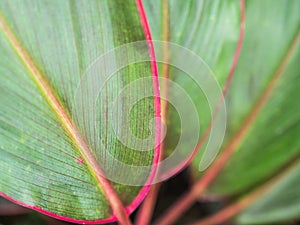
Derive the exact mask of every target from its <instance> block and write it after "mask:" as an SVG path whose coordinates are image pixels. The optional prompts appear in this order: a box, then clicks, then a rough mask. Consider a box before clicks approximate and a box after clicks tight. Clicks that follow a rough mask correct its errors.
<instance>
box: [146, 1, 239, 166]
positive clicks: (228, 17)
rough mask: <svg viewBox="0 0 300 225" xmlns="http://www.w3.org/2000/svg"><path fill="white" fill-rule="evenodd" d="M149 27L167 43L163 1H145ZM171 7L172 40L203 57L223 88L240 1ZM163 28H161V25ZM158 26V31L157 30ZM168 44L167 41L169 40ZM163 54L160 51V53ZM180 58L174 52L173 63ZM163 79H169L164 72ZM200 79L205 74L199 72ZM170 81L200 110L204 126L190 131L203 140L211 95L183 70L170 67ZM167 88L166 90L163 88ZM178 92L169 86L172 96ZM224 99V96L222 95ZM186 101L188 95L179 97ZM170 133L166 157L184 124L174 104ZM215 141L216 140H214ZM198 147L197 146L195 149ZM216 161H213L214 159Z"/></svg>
mask: <svg viewBox="0 0 300 225" xmlns="http://www.w3.org/2000/svg"><path fill="white" fill-rule="evenodd" d="M144 4H145V9H146V12H147V16H148V18H149V25H150V27H151V28H152V31H153V32H152V34H153V39H154V40H164V37H162V34H163V33H164V31H163V29H166V28H164V27H163V21H164V20H165V19H166V18H163V17H162V11H163V10H164V9H163V8H162V4H160V1H159V0H155V1H144ZM168 4H169V25H168V28H167V29H168V31H167V32H168V36H169V39H168V41H170V42H172V43H176V44H178V45H180V46H182V47H185V48H188V49H190V50H191V51H193V52H194V53H196V54H197V55H198V56H199V57H201V58H202V59H203V61H204V63H206V64H207V65H208V67H209V68H210V69H211V70H212V72H213V73H214V75H215V77H216V78H217V79H218V81H219V83H220V84H221V85H224V84H225V82H226V79H227V76H228V73H229V70H230V67H231V64H232V60H233V56H234V53H235V49H236V45H237V42H238V39H239V23H240V19H239V11H240V6H239V2H238V1H218V0H217V1H198V0H190V1H176V0H173V1H172V0H171V1H168ZM158 25H159V26H158ZM157 27H158V28H157ZM165 41H166V40H165ZM157 51H159V50H157ZM172 57H173V58H176V57H180V56H178V55H174V53H172V52H171V53H170V61H171V60H172ZM160 76H165V74H163V71H162V70H160ZM199 77H201V72H200V71H199ZM169 79H170V80H172V81H173V82H175V83H177V84H178V85H179V86H180V87H181V88H183V90H184V91H185V94H186V95H187V96H188V97H190V98H191V99H192V102H193V104H194V106H195V107H196V108H197V113H198V119H199V121H200V125H201V127H200V128H199V126H198V124H197V123H196V122H195V121H184V122H188V123H189V126H190V129H191V130H194V131H195V132H199V130H200V135H199V140H200V137H201V136H202V135H203V133H204V131H205V129H206V128H207V126H208V124H209V122H210V120H211V114H213V112H211V109H210V107H211V106H210V105H209V104H210V103H209V104H208V102H207V98H206V97H207V96H206V95H207V94H208V93H204V92H203V90H201V88H200V87H199V85H198V84H196V82H195V81H194V80H193V78H192V77H191V76H190V75H189V74H185V73H183V72H182V71H180V70H179V69H177V68H175V67H172V66H170V71H169ZM162 88H163V87H162ZM172 92H173V93H174V92H175V91H174V90H173V89H172V87H169V90H168V93H169V94H170V93H172ZM220 97H221V96H220ZM176 98H179V99H182V102H185V100H183V99H184V98H186V96H176ZM167 114H168V115H167V121H166V122H167V126H168V127H167V128H168V130H167V134H166V140H165V143H164V151H165V154H166V155H170V154H171V153H172V151H173V150H174V148H175V146H176V145H177V143H178V140H179V139H180V136H181V132H182V130H181V129H182V125H181V122H182V121H180V119H181V118H180V115H179V114H180V112H177V111H176V109H175V108H174V107H172V105H169V108H168V112H167ZM212 142H213V141H212ZM194 147H196V146H193V148H194ZM183 148H185V151H187V152H188V151H191V150H193V149H190V148H191V140H189V139H188V140H183ZM204 150H205V149H204V148H203V150H201V151H200V152H199V154H198V156H197V161H196V162H195V165H196V166H197V170H198V167H199V161H200V159H201V158H202V155H203V153H204V152H205V151H204ZM211 160H212V159H211Z"/></svg>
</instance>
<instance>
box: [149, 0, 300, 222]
mask: <svg viewBox="0 0 300 225" xmlns="http://www.w3.org/2000/svg"><path fill="white" fill-rule="evenodd" d="M145 2H146V1H145ZM157 5H159V4H158V3H157V2H155V1H154V2H153V1H150V2H147V3H146V6H147V7H146V8H147V13H148V16H149V18H150V26H151V27H152V28H153V29H154V27H155V26H157V24H163V23H162V20H163V19H164V18H162V17H161V16H160V15H161V12H160V11H163V10H164V9H162V8H161V7H159V6H157ZM169 7H170V24H169V29H170V38H169V40H170V41H172V42H176V43H178V44H180V45H183V46H185V47H187V48H190V49H191V50H193V51H194V52H195V53H196V54H197V55H199V56H201V57H202V58H203V59H204V61H205V62H207V64H208V65H209V66H210V67H211V68H212V70H213V71H214V72H215V76H216V78H217V79H218V81H219V83H220V84H221V86H223V85H224V83H225V81H226V78H227V75H228V72H229V66H230V65H231V62H232V57H233V54H234V51H235V47H236V42H237V38H238V30H237V28H238V22H239V18H238V14H239V13H238V11H239V7H238V1H234V2H231V1H222V2H220V1H193V0H191V1H185V2H181V1H169ZM299 8H300V5H299V1H297V0H296V1H293V0H292V1H288V2H287V1H284V0H282V1H281V0H279V1H276V2H274V1H271V0H265V1H260V0H251V1H246V28H245V39H244V42H243V47H242V52H241V56H240V59H239V61H238V65H237V68H236V71H235V74H234V77H233V80H232V82H231V85H230V88H229V92H228V94H227V96H226V108H227V115H228V119H227V132H226V136H225V139H224V142H223V145H222V147H221V151H222V150H223V149H225V148H226V146H228V145H229V144H230V143H232V142H233V141H235V140H236V138H237V136H238V134H239V133H240V128H241V127H243V124H244V123H245V121H247V118H248V116H249V114H250V112H251V111H253V110H255V106H256V103H257V102H258V100H259V99H260V97H261V96H263V94H264V93H265V92H266V90H267V87H268V85H270V83H271V82H273V81H274V77H275V76H274V75H276V74H275V72H276V70H277V69H278V67H280V65H281V64H282V63H283V64H285V62H284V61H285V60H288V62H289V61H290V57H289V56H287V53H288V52H289V51H290V50H291V49H290V48H291V44H292V42H293V41H294V39H295V38H296V36H297V35H298V34H297V33H298V32H299V27H300V18H299ZM195 21H197V22H195ZM154 30H155V29H154ZM153 33H154V39H161V35H162V33H163V32H162V31H160V30H158V31H156V32H153ZM298 45H299V44H298ZM292 48H295V46H293V47H292ZM292 50H293V54H294V56H293V58H292V59H293V60H292V62H290V64H289V65H288V66H287V67H286V66H284V71H282V72H283V75H282V76H281V78H280V79H279V80H278V81H276V87H275V89H273V90H272V92H271V96H270V98H269V99H268V101H267V102H266V104H265V105H264V107H263V109H262V111H261V112H260V113H259V114H258V116H256V117H255V120H254V122H253V123H251V125H250V127H247V134H246V137H245V138H244V139H243V140H242V143H241V144H240V146H239V147H238V148H237V149H236V151H235V153H234V154H233V156H232V157H231V158H230V159H229V160H228V162H227V163H226V166H225V168H224V169H223V170H222V171H221V172H220V173H219V174H218V176H217V178H216V180H215V181H214V182H213V184H212V185H211V187H209V190H208V193H207V194H208V195H209V194H212V195H214V196H215V195H225V196H240V195H241V194H246V193H248V191H251V190H252V189H253V188H256V187H259V186H260V185H261V184H263V183H264V182H265V181H266V180H268V179H269V178H270V177H272V176H274V175H275V174H276V173H277V172H278V171H279V170H281V169H282V168H284V167H285V166H286V165H287V164H289V162H290V161H291V160H292V159H294V158H296V157H299V153H300V140H299V138H298V136H299V133H300V123H299V122H300V110H299V104H297V97H298V96H299V94H298V89H299V82H300V80H299V77H300V74H299V71H300V70H299V62H298V61H299V58H300V55H299V47H298V49H296V51H295V49H292ZM171 57H176V56H173V55H171ZM179 74H180V75H179ZM170 78H171V79H172V80H175V81H176V82H178V83H179V84H180V85H181V86H182V87H184V89H185V90H186V91H187V92H188V93H189V95H190V96H191V97H192V99H193V102H194V103H195V105H196V106H197V107H199V108H201V109H199V108H198V112H199V117H200V120H201V126H202V125H203V126H202V127H201V128H200V129H202V132H201V134H203V130H205V127H206V126H207V124H208V123H209V120H210V119H211V118H210V117H208V116H207V115H209V110H208V109H207V107H206V103H204V101H203V98H204V97H199V96H201V95H202V94H201V93H200V91H199V90H197V89H196V88H194V86H193V84H192V82H191V81H188V79H185V77H184V76H182V73H180V72H179V71H175V70H173V68H171V69H170ZM171 91H172V90H170V92H171ZM199 99H201V100H199ZM175 114H176V113H175V110H174V109H173V108H172V107H170V109H169V114H168V120H167V121H168V128H169V130H168V133H167V141H166V147H165V149H164V150H165V151H166V154H167V155H168V154H169V151H170V149H171V150H172V149H173V148H174V140H175V145H176V144H177V142H176V141H177V140H178V139H179V136H180V134H181V133H180V122H179V119H178V115H176V116H174V115H175ZM203 127H204V129H203ZM172 143H173V144H172ZM189 150H190V149H186V151H189ZM204 150H205V147H203V148H202V149H201V150H200V153H199V154H198V155H197V157H196V159H195V160H194V161H193V163H192V171H193V175H194V177H195V178H197V179H200V178H201V177H202V175H203V174H204V173H205V172H204V173H200V172H199V163H200V160H201V157H202V154H203V151H204ZM221 156H222V155H221ZM297 173H299V170H298V172H296V171H295V172H294V173H293V174H291V175H290V176H293V177H296V176H298V175H297ZM287 180H288V178H287ZM293 185H295V184H293V183H292V182H290V181H289V182H287V181H283V183H282V185H281V186H280V187H285V188H286V189H290V190H291V192H288V193H290V194H291V196H294V200H293V201H292V202H291V201H290V198H292V197H291V196H286V195H284V194H282V195H279V194H278V193H280V192H279V191H277V190H278V188H277V187H276V188H275V187H274V190H273V189H272V190H270V191H271V192H272V193H273V194H272V195H268V197H266V199H265V198H262V200H261V202H259V203H257V204H256V205H254V206H253V207H252V208H251V210H249V211H246V213H245V214H243V215H242V216H241V219H240V220H239V222H240V221H248V222H247V223H250V224H251V223H252V222H253V223H254V222H255V221H264V222H274V221H275V219H272V220H271V219H270V218H271V216H273V213H276V212H277V213H278V214H277V215H276V217H274V218H276V221H277V220H278V221H279V220H280V221H283V220H288V219H291V218H294V217H296V216H297V215H298V217H299V211H298V212H296V210H297V209H298V207H299V204H300V201H299V199H298V198H297V196H298V194H296V191H298V192H299V188H296V187H295V186H293ZM280 190H282V191H283V188H280ZM274 193H277V195H275V194H274ZM279 203H280V204H279ZM289 204H291V205H290V207H291V208H289ZM264 207H267V208H266V211H264ZM273 207H274V210H273ZM287 208H289V209H291V210H292V211H291V212H290V213H288V214H285V213H284V212H286V211H287V210H286V209H287ZM271 209H272V210H271ZM258 212H259V214H258V216H259V218H258V219H257V220H255V217H256V213H258ZM250 216H252V217H253V218H252V219H250ZM264 222H262V223H261V222H256V223H260V224H264Z"/></svg>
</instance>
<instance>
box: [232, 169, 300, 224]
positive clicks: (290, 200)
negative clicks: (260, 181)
mask: <svg viewBox="0 0 300 225" xmlns="http://www.w3.org/2000/svg"><path fill="white" fill-rule="evenodd" d="M299 170H300V165H299V163H298V165H297V166H296V167H295V168H294V169H293V171H291V172H290V173H289V174H288V175H287V176H285V177H284V179H282V181H281V182H279V183H278V184H276V185H274V187H273V188H272V189H271V190H270V191H269V192H268V193H267V194H266V195H265V196H263V197H262V198H261V199H259V200H258V201H257V202H256V203H255V204H253V205H251V206H250V207H249V208H248V209H246V210H245V211H244V212H242V213H241V214H240V215H239V216H238V218H237V221H238V223H239V224H268V223H269V224H272V223H279V222H284V221H288V220H291V219H293V218H295V219H297V218H298V217H299V211H300V204H299V198H300V191H299V186H300V185H299V180H300V173H299Z"/></svg>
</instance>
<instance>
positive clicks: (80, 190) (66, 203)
mask: <svg viewBox="0 0 300 225" xmlns="http://www.w3.org/2000/svg"><path fill="white" fill-rule="evenodd" d="M0 16H1V17H0V22H1V28H2V29H0V55H1V58H0V87H1V88H0V96H1V98H0V174H1V178H0V192H1V195H3V196H4V197H6V198H8V199H10V200H12V201H15V202H17V203H19V204H22V205H24V206H26V207H29V208H32V209H35V210H38V211H40V212H42V213H45V214H48V215H50V216H54V217H56V218H60V219H64V220H69V221H72V222H85V223H86V222H89V223H101V222H108V221H112V220H115V215H113V214H112V209H111V206H110V204H111V202H110V198H111V196H109V195H107V190H106V187H105V186H103V183H101V182H100V183H99V168H103V167H105V170H106V171H107V170H110V169H111V170H112V169H113V168H114V165H113V162H112V161H110V158H109V157H108V156H109V155H111V156H113V157H114V158H116V159H118V160H119V161H121V162H123V163H125V164H129V165H133V166H147V165H151V164H152V163H153V160H156V159H154V158H153V157H155V158H157V153H155V152H154V150H153V149H154V145H153V146H147V147H148V148H150V149H152V150H151V151H143V152H141V151H136V150H135V149H132V148H130V147H127V146H126V144H123V143H122V142H120V141H119V140H118V136H117V135H116V134H115V132H114V130H113V127H112V125H111V121H112V120H116V118H118V120H119V124H121V122H122V120H123V117H124V116H123V117H122V113H123V112H122V111H120V110H119V111H117V113H116V114H113V112H112V110H111V108H109V107H108V104H109V103H110V102H112V101H114V100H115V99H116V98H117V96H118V95H119V94H120V93H121V91H122V89H124V87H126V85H128V84H130V82H132V81H135V80H137V79H139V78H147V77H151V66H150V63H149V62H143V63H138V64H135V65H129V66H127V67H125V68H123V69H122V70H120V71H117V73H116V74H115V75H114V76H113V77H112V78H111V79H110V80H108V81H106V83H105V84H104V88H103V89H102V90H101V92H100V94H99V96H100V97H99V98H98V100H97V105H96V106H97V107H98V108H97V110H98V111H97V115H96V116H97V118H96V121H98V122H97V123H96V124H94V123H91V122H90V121H88V119H89V118H88V117H87V115H85V114H83V113H82V114H80V113H77V114H76V113H74V112H78V111H79V112H88V111H89V110H90V108H85V109H84V110H83V111H80V110H79V109H78V108H74V107H76V101H80V99H76V98H74V97H75V96H76V91H78V87H79V83H80V82H81V79H84V78H85V77H84V75H85V73H86V70H87V69H88V68H89V67H90V65H91V64H92V63H93V62H94V61H95V60H96V59H97V58H98V57H99V56H101V55H102V54H104V53H106V52H107V51H108V50H111V49H113V48H115V47H117V46H120V45H122V44H125V43H128V42H132V41H139V40H144V39H145V36H144V31H143V27H142V25H141V22H140V17H139V14H138V9H137V5H136V3H135V1H126V2H124V1H89V2H86V1H59V0H58V1H46V0H45V1H36V2H35V1H23V0H12V1H2V2H1V3H0ZM144 47H145V48H147V46H146V44H145V46H144ZM135 52H136V50H135V49H128V51H127V52H126V53H125V55H124V56H125V57H126V54H127V55H131V54H134V53H135ZM114 60H115V61H114V63H118V60H122V59H114ZM87 88H88V89H87V90H85V92H84V95H85V96H84V98H85V99H89V98H91V97H93V93H92V92H89V90H92V89H91V88H92V87H91V86H88V87H87ZM145 91H148V92H151V93H152V92H153V91H152V82H151V79H147V80H146V81H145V82H144V84H143V85H141V86H139V87H138V88H137V89H135V92H134V93H131V96H132V97H133V98H134V97H135V96H137V95H140V94H141V93H143V92H145ZM155 94H157V93H155ZM129 102H130V100H129V99H127V98H123V99H121V104H122V105H121V106H122V107H123V110H126V109H128V107H129V106H128V105H129ZM77 105H78V104H77ZM87 106H90V107H93V105H88V104H87ZM121 106H120V107H121ZM157 107H158V106H157V105H155V103H154V102H153V98H152V97H149V98H147V99H144V100H141V101H139V102H138V103H137V104H136V105H134V108H133V110H131V112H130V113H131V114H130V118H134V119H131V121H130V122H131V123H130V127H131V128H132V130H133V131H132V133H133V134H135V135H137V136H138V137H139V138H142V139H143V138H147V137H148V136H149V135H150V133H153V132H154V129H155V127H153V128H148V122H149V121H151V120H152V119H153V118H154V116H155V111H156V110H157ZM156 114H157V113H156ZM120 129H121V130H122V129H125V128H123V127H121V128H120ZM130 138H131V137H129V136H128V140H127V141H128V142H130V141H131V139H130ZM103 146H104V147H103ZM106 149H107V151H106ZM156 151H157V149H156ZM104 163H105V165H104ZM148 172H150V171H148ZM114 173H116V174H118V173H122V171H114ZM126 176H128V177H129V178H131V177H134V175H132V174H131V175H128V174H127V175H126ZM136 176H138V172H137V174H136ZM100 177H101V176H100ZM100 179H103V178H100ZM146 179H147V177H144V182H146ZM106 182H107V181H104V183H106ZM112 186H113V188H114V190H115V191H116V193H117V194H118V196H119V198H120V199H121V200H122V202H123V204H125V205H127V211H128V212H131V211H132V210H133V209H134V208H135V207H137V205H138V204H139V202H140V201H141V200H142V198H143V197H144V195H145V191H146V190H147V187H144V188H142V189H141V188H140V187H133V186H129V185H125V184H119V183H112Z"/></svg>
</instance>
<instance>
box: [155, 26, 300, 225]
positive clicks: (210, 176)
mask: <svg viewBox="0 0 300 225" xmlns="http://www.w3.org/2000/svg"><path fill="white" fill-rule="evenodd" d="M299 40H300V31H298V33H297V34H296V37H295V38H294V40H293V42H292V44H291V46H290V47H289V49H288V51H287V53H286V54H285V55H284V57H283V59H282V61H281V63H280V65H279V67H278V68H277V70H276V71H275V73H274V74H273V75H272V78H271V80H270V83H269V84H268V85H267V86H266V88H265V90H264V92H263V93H262V95H261V96H260V98H259V99H258V101H257V103H256V104H255V105H254V107H253V109H252V111H251V112H250V113H249V115H248V117H247V118H246V120H245V121H244V123H243V124H242V126H241V128H240V129H239V131H238V132H237V133H236V135H235V136H234V137H233V139H232V141H231V142H230V143H229V144H228V145H227V147H226V148H225V149H224V151H223V152H222V153H221V154H220V156H219V157H218V158H217V160H216V161H215V162H214V163H213V164H212V166H211V167H210V168H209V169H208V170H207V171H206V173H205V174H204V175H203V177H202V178H201V179H200V180H199V181H197V182H196V183H195V184H194V185H193V187H192V188H191V190H190V191H189V192H188V193H186V194H184V195H183V196H182V197H181V198H180V199H179V200H178V201H177V202H176V203H175V204H174V205H173V206H172V207H171V208H169V210H167V212H166V214H165V215H164V216H163V217H161V218H159V219H158V220H157V222H156V223H155V225H167V224H172V223H173V222H174V221H176V219H177V218H178V217H180V215H182V214H183V213H184V212H185V211H186V210H188V208H189V207H190V206H191V205H192V204H193V203H194V202H195V201H196V200H197V198H198V196H199V195H200V194H201V193H203V191H204V190H205V189H206V188H207V187H208V186H209V185H210V184H211V183H212V181H213V180H214V179H215V178H216V177H217V176H218V174H219V172H220V171H221V170H222V169H223V167H224V166H225V165H226V163H227V161H228V160H229V159H230V157H231V155H232V154H233V153H234V151H235V149H237V148H238V147H239V146H240V144H241V142H242V141H243V139H244V138H245V136H246V134H247V131H248V130H249V128H250V127H251V125H252V124H253V122H254V121H255V119H256V118H257V116H258V114H259V113H260V111H261V110H262V108H263V107H264V106H265V104H266V103H267V101H268V99H269V97H270V95H271V93H272V91H273V90H274V88H275V86H276V84H277V83H278V81H279V78H280V77H281V75H282V74H283V72H284V70H285V69H286V67H287V65H288V63H289V61H290V59H291V57H292V55H293V53H294V50H295V49H296V47H297V44H298V42H299Z"/></svg>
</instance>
